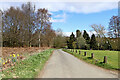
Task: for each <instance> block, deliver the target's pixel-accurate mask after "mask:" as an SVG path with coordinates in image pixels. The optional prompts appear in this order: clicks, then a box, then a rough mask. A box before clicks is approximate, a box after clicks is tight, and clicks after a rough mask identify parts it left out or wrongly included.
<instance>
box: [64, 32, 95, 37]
mask: <svg viewBox="0 0 120 80" xmlns="http://www.w3.org/2000/svg"><path fill="white" fill-rule="evenodd" d="M87 33H88V34H89V36H90V37H91V36H92V34H95V35H96V32H95V31H87ZM63 34H64V36H68V37H69V36H70V35H71V34H72V32H63ZM73 34H74V35H75V36H76V32H73ZM82 34H83V31H82Z"/></svg>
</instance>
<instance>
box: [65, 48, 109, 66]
mask: <svg viewBox="0 0 120 80" xmlns="http://www.w3.org/2000/svg"><path fill="white" fill-rule="evenodd" d="M67 50H69V51H70V52H72V54H73V53H75V54H79V55H81V52H82V51H80V50H79V51H78V50H76V49H67ZM83 53H84V54H83V55H82V56H85V57H87V52H83ZM90 58H91V59H95V56H94V53H91V56H90ZM95 61H96V62H98V61H99V60H98V59H95ZM103 63H105V64H106V63H107V56H104V57H103Z"/></svg>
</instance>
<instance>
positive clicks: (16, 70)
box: [2, 49, 54, 80]
mask: <svg viewBox="0 0 120 80" xmlns="http://www.w3.org/2000/svg"><path fill="white" fill-rule="evenodd" d="M53 50H54V49H48V50H45V51H43V52H40V53H38V54H34V55H32V56H29V58H27V59H25V60H23V61H20V62H17V63H16V65H15V66H13V67H11V68H9V69H7V70H4V71H3V72H2V78H3V80H5V79H6V78H34V77H36V75H37V74H38V73H39V72H40V70H41V69H42V68H43V66H44V64H45V62H46V61H47V60H48V59H49V57H50V55H51V54H52V52H53ZM12 80H13V79H12ZM24 80H26V79H24Z"/></svg>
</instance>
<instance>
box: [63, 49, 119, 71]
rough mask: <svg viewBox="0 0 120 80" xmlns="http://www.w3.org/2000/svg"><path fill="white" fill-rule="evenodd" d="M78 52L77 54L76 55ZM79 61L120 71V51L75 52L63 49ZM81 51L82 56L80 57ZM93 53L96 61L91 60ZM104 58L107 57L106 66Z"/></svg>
mask: <svg viewBox="0 0 120 80" xmlns="http://www.w3.org/2000/svg"><path fill="white" fill-rule="evenodd" d="M76 50H77V53H76ZM63 51H66V52H68V53H70V54H72V55H74V56H76V57H77V58H79V59H82V60H85V61H86V62H88V63H91V64H95V65H97V66H100V67H103V68H106V69H114V70H118V69H119V67H118V51H107V50H78V49H75V50H74V52H73V51H72V50H71V49H63ZM79 51H81V54H80V55H79ZM84 52H86V56H84ZM91 53H94V59H91ZM104 56H107V63H106V64H104V63H103V60H104Z"/></svg>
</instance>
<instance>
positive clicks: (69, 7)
mask: <svg viewBox="0 0 120 80" xmlns="http://www.w3.org/2000/svg"><path fill="white" fill-rule="evenodd" d="M38 4H41V5H40V6H38V5H37V4H36V5H37V6H38V7H41V8H47V9H48V10H49V11H54V12H55V11H60V10H63V11H67V12H75V13H95V12H101V11H105V10H111V9H115V8H118V3H117V2H73V3H72V2H59V3H57V2H53V3H52V2H51V3H49V2H47V3H38Z"/></svg>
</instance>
